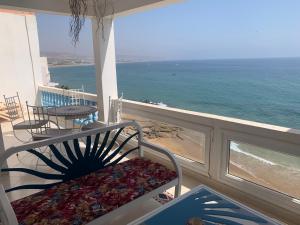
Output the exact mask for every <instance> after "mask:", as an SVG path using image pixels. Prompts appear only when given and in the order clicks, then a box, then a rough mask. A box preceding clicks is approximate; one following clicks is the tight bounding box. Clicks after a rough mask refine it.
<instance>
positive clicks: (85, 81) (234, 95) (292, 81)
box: [50, 58, 300, 129]
mask: <svg viewBox="0 0 300 225" xmlns="http://www.w3.org/2000/svg"><path fill="white" fill-rule="evenodd" d="M50 73H51V79H52V81H54V82H58V83H59V84H60V85H67V86H69V87H70V88H79V87H81V86H82V85H83V86H84V88H85V90H86V91H87V92H91V93H95V92H96V84H95V67H94V66H74V67H57V68H50ZM117 77H118V90H119V94H120V95H121V93H123V96H124V98H125V99H130V100H136V101H152V102H156V103H160V102H161V103H164V104H166V105H167V106H170V107H175V108H181V109H187V110H192V111H197V112H205V113H211V114H216V115H223V116H229V117H235V118H240V119H246V120H252V121H257V122H262V123H268V124H274V125H279V126H284V127H290V128H296V129H300V58H274V59H226V60H198V61H165V62H138V63H120V64H117Z"/></svg>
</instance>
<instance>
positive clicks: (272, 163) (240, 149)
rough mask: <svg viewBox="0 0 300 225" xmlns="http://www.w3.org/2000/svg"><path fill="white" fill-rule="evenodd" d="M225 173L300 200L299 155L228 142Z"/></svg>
mask: <svg viewBox="0 0 300 225" xmlns="http://www.w3.org/2000/svg"><path fill="white" fill-rule="evenodd" d="M228 172H229V174H231V175H233V176H236V177H240V178H243V179H245V180H248V181H251V182H253V183H256V184H259V185H262V186H265V187H267V188H270V189H273V190H276V191H279V192H282V193H284V194H287V195H289V196H292V197H294V198H298V199H300V188H297V187H300V157H297V156H291V155H288V154H284V153H280V152H276V151H273V150H271V149H266V148H262V147H258V146H255V145H250V144H246V143H242V142H237V141H231V142H230V162H229V171H228Z"/></svg>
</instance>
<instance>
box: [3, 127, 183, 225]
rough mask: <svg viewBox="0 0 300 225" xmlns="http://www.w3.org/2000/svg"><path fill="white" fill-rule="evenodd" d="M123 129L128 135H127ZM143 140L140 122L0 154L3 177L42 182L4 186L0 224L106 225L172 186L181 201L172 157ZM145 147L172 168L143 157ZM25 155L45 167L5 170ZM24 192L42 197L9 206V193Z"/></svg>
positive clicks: (25, 198)
mask: <svg viewBox="0 0 300 225" xmlns="http://www.w3.org/2000/svg"><path fill="white" fill-rule="evenodd" d="M125 128H126V130H128V129H129V130H130V131H131V132H130V134H126V133H124V129H125ZM142 136H143V135H142V130H141V128H140V126H139V125H138V124H137V123H136V122H125V123H120V124H118V125H113V126H107V127H104V128H101V129H93V130H88V131H84V132H80V133H77V134H72V135H66V136H61V137H56V138H52V139H48V140H44V141H38V142H33V143H29V144H25V145H22V146H18V147H13V148H10V149H8V150H7V151H5V152H4V153H3V154H2V155H0V168H1V174H2V175H3V176H8V173H9V175H15V173H22V174H23V175H24V174H25V175H26V176H28V177H33V178H34V179H36V180H39V181H40V183H39V182H36V183H34V184H32V183H29V184H21V185H19V186H13V187H6V189H5V188H4V187H3V185H1V184H0V219H1V221H2V223H3V224H4V225H17V224H22V225H31V224H50V225H51V224H55V225H69V224H74V225H81V224H88V225H92V224H105V223H107V222H108V221H111V220H112V219H113V218H115V216H119V215H122V214H124V213H126V212H127V210H129V209H130V208H133V207H136V206H138V205H139V204H141V203H143V202H144V201H146V200H148V199H150V198H152V197H155V196H157V195H158V194H159V193H162V192H164V191H165V190H167V189H169V188H171V187H174V186H175V197H177V196H178V195H179V194H180V185H181V177H182V175H181V169H180V167H179V166H178V164H177V162H176V160H175V158H174V156H173V155H172V154H171V153H170V152H169V151H168V150H166V149H163V148H161V147H158V146H156V145H152V144H150V143H148V142H146V141H144V140H143V138H142ZM144 148H147V151H154V152H157V153H160V154H163V155H164V157H166V158H167V159H169V160H170V165H172V167H173V168H172V169H170V168H168V167H166V166H164V165H162V164H159V163H157V162H154V161H151V160H149V159H147V158H145V157H144V152H143V150H144ZM21 152H23V154H26V155H28V157H29V156H30V157H32V158H33V157H34V158H35V159H36V160H39V162H40V163H42V165H39V166H38V167H33V166H31V167H30V166H28V168H23V167H25V166H24V165H22V167H18V168H11V167H8V168H6V167H5V166H4V165H5V161H6V160H7V159H8V158H9V157H11V156H13V155H15V154H16V153H19V154H20V153H21ZM46 153H48V154H49V155H47V154H46ZM134 153H136V154H134ZM24 180H31V181H32V180H33V179H24ZM26 189H33V190H38V192H37V193H34V194H31V195H29V196H27V197H24V198H21V199H18V200H16V201H13V202H10V201H9V199H8V197H7V194H8V193H10V192H14V191H19V190H26Z"/></svg>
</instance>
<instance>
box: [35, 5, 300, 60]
mask: <svg viewBox="0 0 300 225" xmlns="http://www.w3.org/2000/svg"><path fill="white" fill-rule="evenodd" d="M299 9H300V1H299V0H187V1H184V2H183V3H181V4H173V5H170V6H167V7H164V8H159V9H154V10H151V11H146V12H142V13H138V14H133V15H129V16H126V17H118V18H116V20H115V38H116V51H117V54H119V55H129V56H136V57H145V58H151V59H168V60H172V59H207V58H253V57H294V56H300V13H299ZM37 20H38V29H39V38H40V45H41V50H42V51H48V52H49V51H50V52H68V53H76V54H78V55H92V37H91V24H90V21H88V20H87V21H86V24H85V27H84V29H83V30H82V32H81V36H80V45H79V46H78V47H77V48H76V49H74V48H73V47H72V44H71V38H70V37H69V35H68V30H69V18H68V17H63V16H53V15H46V14H39V15H38V18H37Z"/></svg>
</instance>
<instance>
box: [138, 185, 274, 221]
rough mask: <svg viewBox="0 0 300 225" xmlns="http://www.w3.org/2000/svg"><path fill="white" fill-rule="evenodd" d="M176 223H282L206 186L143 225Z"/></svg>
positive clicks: (155, 215)
mask: <svg viewBox="0 0 300 225" xmlns="http://www.w3.org/2000/svg"><path fill="white" fill-rule="evenodd" d="M175 201H176V200H175ZM177 224H178V225H201V224H208V225H212V224H214V225H217V224H218V225H219V224H226V225H227V224H228V225H246V224H249V225H252V224H253V225H258V224H259V225H271V224H272V225H274V224H279V223H277V222H276V221H275V220H271V219H270V218H268V217H266V216H264V215H263V214H260V213H258V212H256V211H254V210H252V209H250V208H247V207H246V206H243V205H242V204H240V203H237V202H235V201H233V200H231V199H230V198H228V197H226V196H224V195H221V194H219V193H217V192H215V191H213V190H211V189H209V188H207V187H205V186H204V187H202V188H199V189H198V190H196V191H194V193H192V194H190V195H188V196H187V197H184V198H183V199H181V200H179V201H178V202H177V203H175V204H170V206H169V207H167V208H166V209H164V210H163V211H161V212H159V213H157V214H154V215H153V216H151V217H150V218H149V219H147V220H146V221H145V222H142V223H141V225H177Z"/></svg>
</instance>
